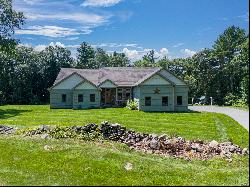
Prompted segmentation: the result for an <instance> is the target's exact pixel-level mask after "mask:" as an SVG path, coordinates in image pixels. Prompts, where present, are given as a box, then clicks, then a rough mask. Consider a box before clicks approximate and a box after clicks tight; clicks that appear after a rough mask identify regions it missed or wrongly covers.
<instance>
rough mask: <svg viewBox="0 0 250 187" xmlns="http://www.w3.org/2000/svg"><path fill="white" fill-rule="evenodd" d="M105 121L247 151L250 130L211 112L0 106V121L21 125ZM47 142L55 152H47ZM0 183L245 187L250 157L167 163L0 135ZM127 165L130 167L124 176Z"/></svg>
mask: <svg viewBox="0 0 250 187" xmlns="http://www.w3.org/2000/svg"><path fill="white" fill-rule="evenodd" d="M102 121H110V122H112V123H120V124H122V125H123V126H126V127H127V128H130V129H133V130H136V131H139V132H147V133H156V134H163V133H165V134H170V135H173V134H177V135H178V136H182V137H184V138H186V139H190V140H191V139H198V138H199V139H203V140H205V141H211V140H213V139H214V140H217V141H219V142H221V141H227V140H232V141H233V143H235V144H238V145H239V146H241V147H249V133H248V132H247V130H245V129H244V128H243V127H242V126H240V125H239V124H238V123H237V122H235V121H234V120H233V119H231V118H230V117H228V116H226V115H223V114H216V113H206V112H204V113H203V112H202V113H198V112H188V113H153V112H152V113H151V112H150V113H148V112H141V111H130V110H128V109H126V108H116V109H114V108H112V109H111V108H109V109H91V110H71V109H67V110H64V109H53V110H50V109H49V106H48V105H43V106H34V105H33V106H32V105H30V106H17V105H8V106H0V124H5V125H10V126H17V127H19V128H27V127H34V126H38V125H41V124H46V125H64V126H72V125H86V124H88V123H98V124H99V123H100V122H102ZM44 145H50V146H51V147H53V149H52V150H51V151H45V150H44ZM0 152H1V156H0V185H248V184H249V176H248V172H249V167H248V164H249V160H248V159H249V157H248V156H247V157H239V156H236V157H235V158H234V159H233V161H232V162H231V163H229V162H227V161H226V160H223V159H219V158H216V159H213V160H208V161H201V160H192V161H191V162H188V161H185V160H182V159H173V158H164V157H161V156H156V155H149V154H145V153H141V152H137V151H134V150H130V149H128V147H126V146H125V145H123V144H119V143H115V142H103V143H100V142H86V141H79V140H77V141H76V140H53V139H51V140H42V139H36V138H27V137H25V138H24V137H20V136H3V135H2V136H1V135H0ZM126 162H130V163H132V164H133V169H132V170H130V171H126V170H125V169H124V165H125V164H126Z"/></svg>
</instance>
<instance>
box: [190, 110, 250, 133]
mask: <svg viewBox="0 0 250 187" xmlns="http://www.w3.org/2000/svg"><path fill="white" fill-rule="evenodd" d="M188 108H189V110H194V111H206V112H217V113H223V114H226V115H228V116H230V117H231V118H233V119H234V120H235V121H237V122H238V123H239V124H241V125H242V126H243V127H245V128H246V129H247V130H248V131H249V112H248V111H244V110H239V109H235V108H227V107H218V106H189V107H188Z"/></svg>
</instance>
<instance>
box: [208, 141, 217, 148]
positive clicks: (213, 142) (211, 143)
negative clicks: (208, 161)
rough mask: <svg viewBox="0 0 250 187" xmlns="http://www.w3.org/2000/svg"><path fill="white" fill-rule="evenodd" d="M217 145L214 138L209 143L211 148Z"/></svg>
mask: <svg viewBox="0 0 250 187" xmlns="http://www.w3.org/2000/svg"><path fill="white" fill-rule="evenodd" d="M218 145H219V143H218V142H217V141H215V140H213V141H211V142H210V143H209V147H212V148H217V147H218Z"/></svg>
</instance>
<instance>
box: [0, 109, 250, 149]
mask: <svg viewBox="0 0 250 187" xmlns="http://www.w3.org/2000/svg"><path fill="white" fill-rule="evenodd" d="M102 121H109V122H111V123H120V124H121V125H124V126H126V127H127V128H129V129H133V130H136V131H139V132H145V133H156V134H163V133H165V134H168V135H178V136H183V137H184V138H186V139H198V138H199V139H203V140H207V141H210V140H217V141H225V140H232V141H233V142H234V143H237V144H239V145H242V146H248V144H249V137H248V132H247V131H246V130H245V129H244V128H243V127H242V126H241V125H239V124H238V123H237V122H236V121H234V120H233V119H232V118H230V117H228V116H226V115H224V114H217V113H208V112H202V113H199V112H186V113H156V112H143V111H131V110H129V109H126V108H107V109H89V110H72V109H50V108H49V105H7V106H0V124H6V125H15V126H19V127H34V126H38V125H41V124H46V125H63V126H72V125H86V124H88V123H97V124H100V123H101V122H102Z"/></svg>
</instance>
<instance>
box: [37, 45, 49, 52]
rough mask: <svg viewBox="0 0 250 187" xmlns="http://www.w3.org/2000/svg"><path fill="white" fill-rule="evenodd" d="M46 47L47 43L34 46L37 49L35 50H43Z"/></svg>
mask: <svg viewBox="0 0 250 187" xmlns="http://www.w3.org/2000/svg"><path fill="white" fill-rule="evenodd" d="M46 47H47V45H36V46H35V47H34V50H35V51H42V50H44V49H45V48H46Z"/></svg>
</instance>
